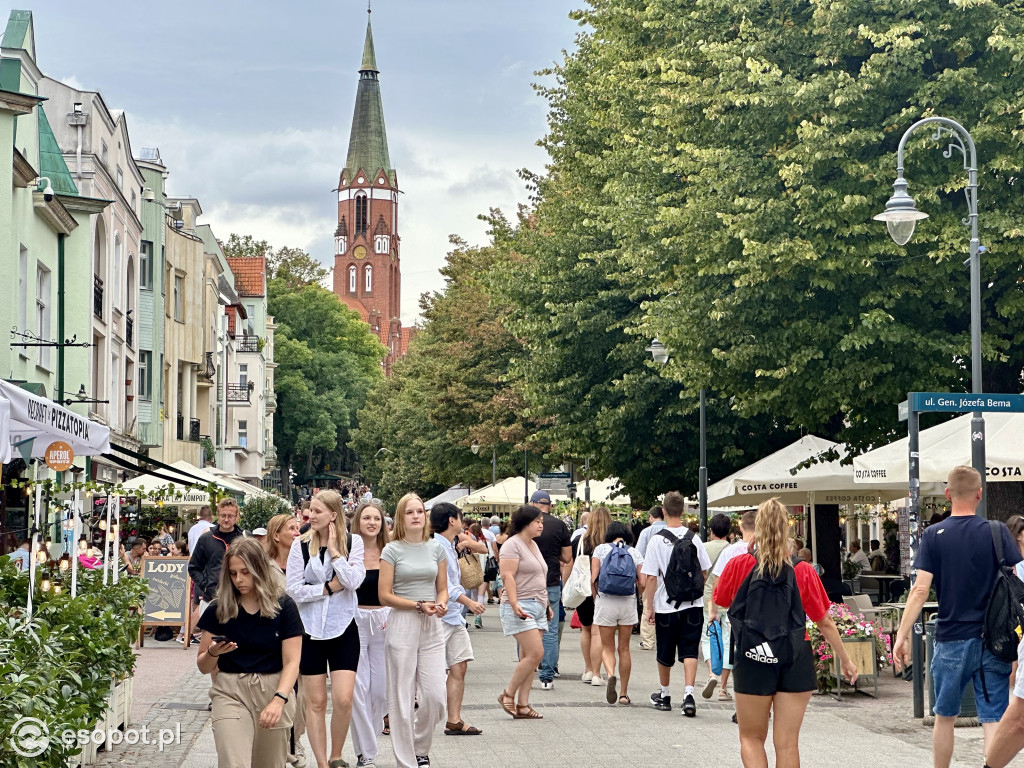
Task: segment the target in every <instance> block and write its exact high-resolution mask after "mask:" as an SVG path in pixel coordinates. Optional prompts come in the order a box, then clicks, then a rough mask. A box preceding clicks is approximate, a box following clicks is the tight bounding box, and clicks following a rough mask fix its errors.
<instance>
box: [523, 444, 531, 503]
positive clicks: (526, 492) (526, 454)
mask: <svg viewBox="0 0 1024 768" xmlns="http://www.w3.org/2000/svg"><path fill="white" fill-rule="evenodd" d="M529 503H530V451H529V450H524V451H523V504H529Z"/></svg>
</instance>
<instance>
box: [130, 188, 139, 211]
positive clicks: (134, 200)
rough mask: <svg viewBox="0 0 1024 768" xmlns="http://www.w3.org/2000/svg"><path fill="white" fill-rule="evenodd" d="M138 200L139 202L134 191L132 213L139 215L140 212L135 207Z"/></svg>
mask: <svg viewBox="0 0 1024 768" xmlns="http://www.w3.org/2000/svg"><path fill="white" fill-rule="evenodd" d="M137 200H138V198H137V197H135V192H134V191H133V192H132V213H138V212H139V211H138V209H137V208H136V207H135V203H136V202H137Z"/></svg>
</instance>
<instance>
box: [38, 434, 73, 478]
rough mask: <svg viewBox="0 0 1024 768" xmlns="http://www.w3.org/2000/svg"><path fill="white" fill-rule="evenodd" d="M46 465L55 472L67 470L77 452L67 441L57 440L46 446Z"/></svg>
mask: <svg viewBox="0 0 1024 768" xmlns="http://www.w3.org/2000/svg"><path fill="white" fill-rule="evenodd" d="M44 458H45V459H46V466H48V467H49V468H50V469H52V470H53V471H54V472H66V471H67V470H69V469H71V465H72V464H73V463H74V461H75V452H74V450H73V449H72V448H71V446H70V445H68V444H67V443H65V442H62V441H60V440H57V441H56V442H53V443H50V444H49V445H48V446H46V455H45V457H44Z"/></svg>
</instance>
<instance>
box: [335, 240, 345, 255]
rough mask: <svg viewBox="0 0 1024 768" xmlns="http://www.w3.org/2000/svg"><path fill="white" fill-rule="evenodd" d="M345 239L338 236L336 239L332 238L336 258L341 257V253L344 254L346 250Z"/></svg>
mask: <svg viewBox="0 0 1024 768" xmlns="http://www.w3.org/2000/svg"><path fill="white" fill-rule="evenodd" d="M346 239H347V238H346V237H345V236H344V235H338V237H336V238H334V252H335V253H336V254H337V255H338V256H341V255H342V254H343V253H345V251H346V250H347V248H348V243H346V242H345V241H346Z"/></svg>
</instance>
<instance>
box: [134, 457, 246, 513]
mask: <svg viewBox="0 0 1024 768" xmlns="http://www.w3.org/2000/svg"><path fill="white" fill-rule="evenodd" d="M170 466H171V467H174V468H176V469H178V470H179V472H172V471H170V470H167V469H157V470H155V471H157V472H159V473H160V474H161V475H164V477H172V478H174V480H173V481H172V480H166V479H164V477H154V476H152V475H139V476H138V477H135V478H132V479H131V480H127V481H125V482H124V483H122V484H121V487H122V488H124V495H125V496H132V495H134V494H143V493H147V492H149V491H152V490H155V489H157V488H161V487H166V486H167V485H168V484H173V485H174V491H173V492H170V493H165V494H164V497H163V498H164V500H165V501H166V502H167V503H169V504H171V505H173V506H176V507H184V508H192V509H199V508H200V507H204V506H207V505H208V504H209V503H210V494H208V493H207V492H206V491H205V490H203V489H200V488H189V487H188V486H190V485H198V482H197V481H196V480H194V479H192V477H188V475H192V476H194V477H195V478H198V479H199V480H201V481H202V482H203V484H204V485H205V484H209V483H213V484H214V485H217V486H220V487H221V488H225V489H227V488H228V486H227V484H226V483H222V482H221V481H220V480H219V479H218V478H217V477H216V476H214V475H210V474H207V473H206V472H204V471H203V470H201V469H199V468H198V467H194V466H192V465H191V464H189V463H188V462H187V461H176V462H174V463H173V464H171V465H170ZM183 472H184V473H188V474H187V475H186V474H182V473H183ZM229 490H234V489H229Z"/></svg>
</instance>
